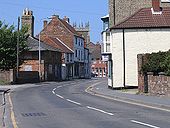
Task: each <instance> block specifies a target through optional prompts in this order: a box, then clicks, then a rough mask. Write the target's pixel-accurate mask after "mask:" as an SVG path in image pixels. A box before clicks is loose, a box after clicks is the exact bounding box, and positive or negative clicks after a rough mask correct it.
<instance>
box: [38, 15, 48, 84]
mask: <svg viewBox="0 0 170 128" xmlns="http://www.w3.org/2000/svg"><path fill="white" fill-rule="evenodd" d="M45 19H51V18H48V17H47V18H43V19H40V23H41V21H42V20H45ZM38 38H39V39H38V40H39V43H38V62H39V64H38V71H39V80H40V81H41V31H40V33H39V37H38Z"/></svg>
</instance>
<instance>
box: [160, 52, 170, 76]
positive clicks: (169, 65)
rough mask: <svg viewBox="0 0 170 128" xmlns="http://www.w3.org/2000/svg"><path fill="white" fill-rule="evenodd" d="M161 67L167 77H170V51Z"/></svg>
mask: <svg viewBox="0 0 170 128" xmlns="http://www.w3.org/2000/svg"><path fill="white" fill-rule="evenodd" d="M161 67H162V68H163V69H164V72H165V73H166V75H167V76H170V51H169V52H167V56H166V58H165V60H164V61H163V62H162V63H161Z"/></svg>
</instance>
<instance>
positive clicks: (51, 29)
mask: <svg viewBox="0 0 170 128" xmlns="http://www.w3.org/2000/svg"><path fill="white" fill-rule="evenodd" d="M40 36H41V39H44V38H47V37H51V38H53V39H57V40H59V41H60V43H63V44H64V46H66V47H67V49H69V50H70V51H71V52H72V53H73V54H70V55H69V54H65V50H63V49H62V50H63V51H64V52H63V59H64V60H65V61H64V62H63V66H62V67H65V68H66V70H67V71H66V72H67V74H66V76H68V77H69V78H70V77H73V78H85V77H86V76H87V74H86V67H88V66H85V65H86V64H85V48H84V43H85V41H84V38H83V37H82V35H80V34H79V33H78V32H77V31H76V30H75V29H74V27H72V26H71V25H70V23H69V18H67V17H64V18H63V19H61V18H59V16H58V15H53V16H52V20H51V21H50V22H49V23H47V21H44V28H43V30H42V31H41V32H40ZM46 42H47V43H50V42H49V41H46ZM62 74H64V72H62ZM88 74H89V76H90V73H88ZM88 78H89V77H88Z"/></svg>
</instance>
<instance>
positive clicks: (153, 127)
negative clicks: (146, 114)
mask: <svg viewBox="0 0 170 128" xmlns="http://www.w3.org/2000/svg"><path fill="white" fill-rule="evenodd" d="M131 122H133V123H136V124H140V125H144V126H148V127H150V128H160V127H157V126H154V125H151V124H146V123H143V122H139V121H136V120H131Z"/></svg>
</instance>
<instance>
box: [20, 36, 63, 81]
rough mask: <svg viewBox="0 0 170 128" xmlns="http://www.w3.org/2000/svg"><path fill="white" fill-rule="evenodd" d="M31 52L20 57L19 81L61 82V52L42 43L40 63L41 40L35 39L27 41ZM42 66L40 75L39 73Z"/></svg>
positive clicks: (31, 38)
mask: <svg viewBox="0 0 170 128" xmlns="http://www.w3.org/2000/svg"><path fill="white" fill-rule="evenodd" d="M27 43H28V47H29V51H28V52H26V53H24V54H22V55H21V56H20V60H23V62H24V63H23V64H22V65H20V69H19V71H20V72H19V79H20V81H23V82H29V81H31V80H32V82H33V81H39V77H40V80H41V81H60V80H61V50H59V49H58V48H55V47H52V46H50V45H47V44H46V43H44V42H42V41H41V45H40V51H41V61H40V63H39V40H38V39H36V38H34V37H31V36H30V37H28V39H27ZM39 66H40V73H39Z"/></svg>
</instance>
